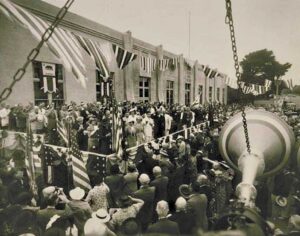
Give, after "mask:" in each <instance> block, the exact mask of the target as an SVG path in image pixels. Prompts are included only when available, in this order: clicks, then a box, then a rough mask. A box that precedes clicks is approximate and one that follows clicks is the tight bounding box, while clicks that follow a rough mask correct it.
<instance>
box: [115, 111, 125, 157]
mask: <svg viewBox="0 0 300 236" xmlns="http://www.w3.org/2000/svg"><path fill="white" fill-rule="evenodd" d="M116 109H118V108H116ZM112 133H113V140H112V143H113V151H114V152H115V153H116V156H117V157H118V158H119V159H122V157H123V153H124V150H123V143H122V141H123V127H122V116H121V113H120V111H119V110H118V111H115V112H114V116H113V132H112Z"/></svg>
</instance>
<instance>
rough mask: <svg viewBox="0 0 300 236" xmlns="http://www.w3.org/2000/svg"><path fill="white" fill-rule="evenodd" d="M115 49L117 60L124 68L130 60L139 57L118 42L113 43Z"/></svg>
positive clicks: (119, 65) (120, 66)
mask: <svg viewBox="0 0 300 236" xmlns="http://www.w3.org/2000/svg"><path fill="white" fill-rule="evenodd" d="M112 47H113V51H114V54H115V57H116V60H117V64H118V67H119V68H120V69H124V68H125V67H126V66H127V65H128V64H129V63H130V62H132V61H133V60H135V59H136V58H137V55H136V54H135V53H132V52H128V51H127V50H125V49H123V48H121V47H119V46H118V45H116V44H113V45H112Z"/></svg>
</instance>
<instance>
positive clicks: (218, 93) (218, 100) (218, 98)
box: [217, 88, 221, 102]
mask: <svg viewBox="0 0 300 236" xmlns="http://www.w3.org/2000/svg"><path fill="white" fill-rule="evenodd" d="M217 102H221V101H220V88H217Z"/></svg>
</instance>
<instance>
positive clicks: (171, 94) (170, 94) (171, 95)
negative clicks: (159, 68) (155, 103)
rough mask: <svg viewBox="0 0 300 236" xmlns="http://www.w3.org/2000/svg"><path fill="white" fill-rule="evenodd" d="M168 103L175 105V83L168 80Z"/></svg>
mask: <svg viewBox="0 0 300 236" xmlns="http://www.w3.org/2000/svg"><path fill="white" fill-rule="evenodd" d="M166 93H167V94H166V96H167V97H166V102H167V104H168V105H172V104H174V82H173V81H170V80H168V81H167V90H166Z"/></svg>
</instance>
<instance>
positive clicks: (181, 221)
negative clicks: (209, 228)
mask: <svg viewBox="0 0 300 236" xmlns="http://www.w3.org/2000/svg"><path fill="white" fill-rule="evenodd" d="M169 219H170V220H171V221H174V222H176V223H177V225H178V227H179V231H180V234H183V235H191V234H192V229H193V226H194V225H193V221H192V220H191V219H192V215H191V213H189V212H184V211H179V212H175V213H174V214H172V216H171V217H170V218H169Z"/></svg>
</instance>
